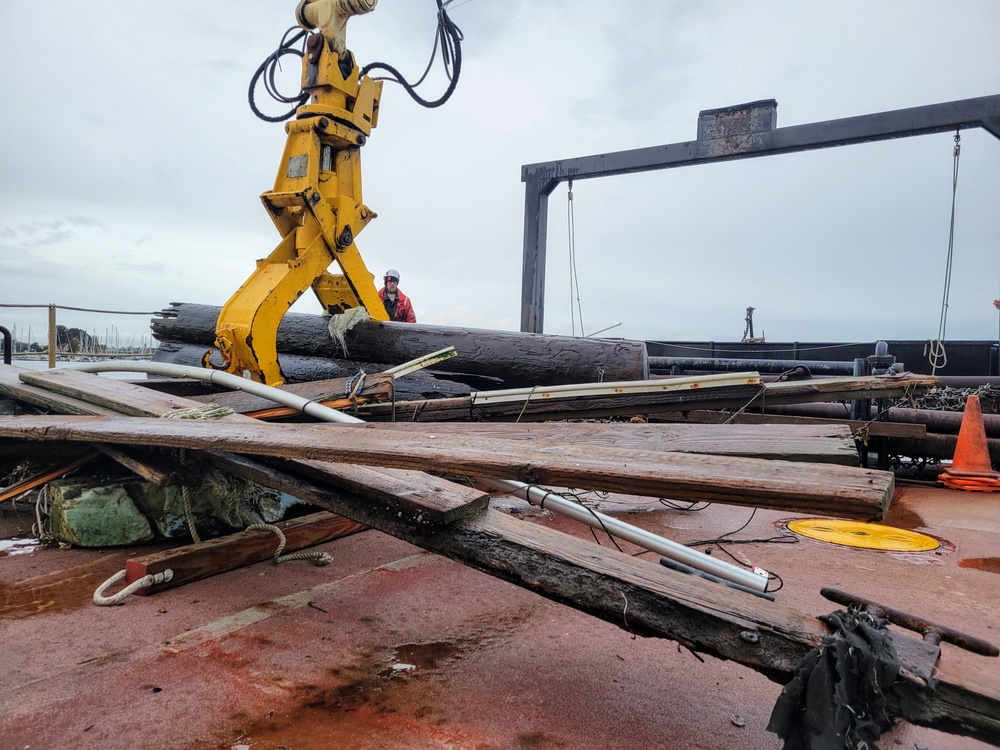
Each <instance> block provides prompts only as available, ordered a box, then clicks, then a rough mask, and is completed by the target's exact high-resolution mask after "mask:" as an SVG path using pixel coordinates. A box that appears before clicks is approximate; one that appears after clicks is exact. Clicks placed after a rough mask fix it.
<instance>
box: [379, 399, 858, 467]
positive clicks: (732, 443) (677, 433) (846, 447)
mask: <svg viewBox="0 0 1000 750" xmlns="http://www.w3.org/2000/svg"><path fill="white" fill-rule="evenodd" d="M713 414H715V415H716V416H717V417H718V415H719V413H718V412H713ZM365 429H373V430H398V431H401V432H404V433H412V432H427V431H428V427H427V425H422V424H419V423H415V422H378V423H371V424H367V425H365ZM433 432H435V433H439V434H446V435H451V436H459V437H470V436H473V437H486V438H499V439H502V440H519V441H537V440H541V441H544V442H547V443H557V444H558V443H562V444H564V445H569V444H574V445H590V446H602V445H603V446H607V447H609V448H612V447H613V448H627V449H630V450H655V451H675V452H679V453H707V454H712V455H717V456H744V457H747V458H768V459H775V460H779V461H812V462H815V463H831V464H843V465H845V466H857V464H858V452H857V449H856V448H855V446H854V438H853V436H852V433H851V430H850V427H849V426H847V425H835V424H825V423H819V424H793V425H778V424H775V425H756V424H735V425H731V424H686V423H671V424H631V423H606V422H571V423H567V422H528V423H521V424H511V423H510V422H468V423H466V422H442V423H440V424H435V425H434V427H433Z"/></svg>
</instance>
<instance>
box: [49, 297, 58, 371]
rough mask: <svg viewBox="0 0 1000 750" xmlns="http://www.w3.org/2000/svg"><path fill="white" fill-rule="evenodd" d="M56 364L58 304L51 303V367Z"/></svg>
mask: <svg viewBox="0 0 1000 750" xmlns="http://www.w3.org/2000/svg"><path fill="white" fill-rule="evenodd" d="M55 366H56V306H55V305H52V304H50V305H49V369H50V370H51V369H53V368H54V367H55Z"/></svg>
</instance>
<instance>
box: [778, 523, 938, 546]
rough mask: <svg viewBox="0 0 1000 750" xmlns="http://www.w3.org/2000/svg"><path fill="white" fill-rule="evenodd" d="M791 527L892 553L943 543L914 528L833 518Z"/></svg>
mask: <svg viewBox="0 0 1000 750" xmlns="http://www.w3.org/2000/svg"><path fill="white" fill-rule="evenodd" d="M788 528H789V529H791V530H792V531H794V532H795V533H796V534H800V535H801V536H805V537H809V538H810V539H818V540H819V541H821V542H830V543H831V544H843V545H846V546H848V547H864V548H866V549H879V550H888V551H893V552H926V551H928V550H932V549H937V548H938V547H940V546H941V544H940V542H938V540H937V539H934V538H932V537H929V536H927V535H926V534H918V533H917V532H915V531H907V530H906V529H897V528H894V527H892V526H882V525H880V524H877V523H862V522H861V521H830V520H827V519H822V518H807V519H804V520H801V521H792V522H790V523H789V524H788Z"/></svg>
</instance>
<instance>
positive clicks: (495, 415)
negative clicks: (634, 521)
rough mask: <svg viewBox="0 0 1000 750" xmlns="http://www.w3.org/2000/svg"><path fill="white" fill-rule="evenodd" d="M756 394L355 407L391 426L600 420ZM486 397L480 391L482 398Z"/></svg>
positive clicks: (730, 390) (746, 390)
mask: <svg viewBox="0 0 1000 750" xmlns="http://www.w3.org/2000/svg"><path fill="white" fill-rule="evenodd" d="M760 392H761V386H759V385H730V386H725V387H721V388H705V389H694V390H683V391H668V392H662V393H641V394H634V393H633V394H623V395H620V396H609V395H605V396H580V397H574V398H551V399H545V400H537V401H536V400H529V401H522V402H519V403H518V402H508V403H476V394H473V395H471V396H467V397H457V398H448V399H431V400H425V401H409V402H404V403H398V402H397V403H395V404H365V405H363V406H362V407H360V408H359V410H358V414H359V415H361V416H363V417H364V418H365V419H366V420H369V419H370V420H380V421H381V420H394V421H397V422H404V421H411V422H438V421H468V420H473V421H480V420H490V421H519V422H528V421H535V420H552V419H600V418H604V417H628V416H639V415H643V416H645V415H649V414H659V413H661V412H670V411H683V410H687V409H690V408H692V407H694V406H697V407H698V408H701V409H724V408H729V407H734V408H739V407H740V406H745V405H746V404H748V403H750V402H752V401H754V399H755V398H757V397H758V396H759V394H760ZM487 393H488V392H483V394H484V395H486V394H487ZM734 405H735V406H734Z"/></svg>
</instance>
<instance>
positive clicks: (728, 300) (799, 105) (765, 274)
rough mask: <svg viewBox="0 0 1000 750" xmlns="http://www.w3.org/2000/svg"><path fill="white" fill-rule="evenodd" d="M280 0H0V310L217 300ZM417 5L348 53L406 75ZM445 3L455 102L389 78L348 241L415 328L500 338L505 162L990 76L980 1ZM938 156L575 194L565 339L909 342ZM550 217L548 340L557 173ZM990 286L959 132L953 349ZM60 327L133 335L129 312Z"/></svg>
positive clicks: (648, 177) (970, 158) (942, 250)
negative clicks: (428, 101) (455, 71)
mask: <svg viewBox="0 0 1000 750" xmlns="http://www.w3.org/2000/svg"><path fill="white" fill-rule="evenodd" d="M295 4H296V3H295V2H294V0H266V1H265V0H239V1H237V0H213V2H202V1H201V0H198V1H197V2H196V1H195V0H171V1H170V2H166V1H165V0H164V1H162V2H159V1H153V0H149V1H147V2H121V1H119V0H105V1H104V2H100V3H92V2H83V0H50V2H47V3H43V4H38V3H37V2H25V1H24V0H6V2H4V3H3V5H2V8H0V62H2V64H0V97H2V101H3V103H4V109H5V116H4V117H3V118H2V119H0V143H2V145H3V148H2V149H0V250H2V256H0V258H2V260H0V302H6V303H21V304H45V303H50V302H54V303H56V304H60V305H71V306H78V307H92V308H100V309H113V310H158V309H161V308H163V307H165V306H167V304H168V303H170V302H172V301H185V302H200V303H206V304H219V305H221V304H223V303H224V302H225V301H226V300H227V299H228V298H229V296H230V295H231V294H232V293H233V292H235V291H236V289H237V288H238V287H239V286H240V284H241V283H242V282H243V281H244V280H245V279H246V277H247V276H248V275H249V274H250V273H251V272H252V270H253V267H254V260H255V259H256V258H260V257H264V256H266V255H267V254H268V253H270V251H271V250H272V249H273V247H274V245H275V244H276V243H277V241H278V236H277V233H276V232H275V230H274V227H273V225H272V224H271V222H270V220H269V219H268V217H267V215H266V213H265V211H264V209H263V208H262V207H261V205H260V202H259V198H258V196H259V195H260V193H262V192H263V191H265V190H268V189H270V188H271V187H272V185H273V182H274V175H275V172H276V170H277V167H278V160H279V158H280V156H281V152H282V148H283V146H284V140H285V136H284V131H283V129H282V125H280V124H267V123H264V122H262V121H260V120H258V119H256V118H255V117H254V116H253V114H252V113H251V112H250V110H249V108H248V106H247V102H246V89H247V85H248V83H249V80H250V76H251V75H252V74H253V72H254V70H255V69H256V67H257V66H258V64H259V63H260V62H261V61H262V60H263V59H264V58H265V57H266V56H267V55H268V54H269V53H270V52H271V51H273V50H274V49H275V48H276V46H277V44H278V42H279V40H280V38H281V36H282V33H283V32H284V31H285V29H287V28H288V27H289V26H291V25H292V23H293V20H292V16H293V10H294V7H295ZM434 9H435V6H434V2H433V0H381V3H380V4H379V6H378V7H377V8H376V10H375V12H374V13H372V14H370V15H368V16H365V17H361V18H356V19H354V20H352V21H351V23H350V24H349V26H348V46H349V47H350V48H351V49H352V50H353V51H354V53H355V55H356V56H357V59H358V61H359V62H360V63H361V64H362V65H363V64H365V63H368V62H371V61H374V60H379V61H385V62H388V63H391V64H393V65H394V66H396V67H397V68H399V69H400V70H401V71H403V72H404V74H406V75H407V77H409V78H411V79H413V78H416V77H418V76H419V74H420V72H421V71H422V70H423V67H424V65H425V63H426V59H427V56H428V55H429V53H430V49H431V44H432V40H433V37H432V35H433V31H434V24H435V16H434ZM451 15H452V18H453V20H454V21H455V22H456V23H457V24H458V25H459V26H460V27H461V28H462V30H463V32H464V33H465V43H464V45H463V53H464V67H463V70H462V77H461V80H460V82H459V85H458V90H457V92H456V93H455V95H454V96H453V97H452V99H451V100H450V101H449V102H448V103H447V104H445V105H444V106H443V107H441V108H438V109H423V108H421V107H419V106H418V105H417V104H415V103H414V102H412V101H411V100H410V99H409V97H408V96H407V95H406V93H405V92H404V91H403V90H402V89H401V88H400V87H398V86H394V85H391V84H388V83H387V84H386V86H385V89H384V91H383V97H382V106H381V111H380V116H379V117H380V119H379V126H378V128H377V129H376V130H375V131H374V132H373V134H372V138H371V139H370V140H369V142H368V144H367V145H366V146H365V147H364V150H363V154H362V162H363V180H364V199H365V203H366V204H367V205H368V206H370V207H371V208H372V209H374V210H375V211H376V212H377V213H378V215H379V218H378V219H377V220H375V221H374V222H373V223H372V224H370V225H369V226H368V228H367V229H366V230H365V231H364V232H363V233H362V234H361V235H360V236H359V238H358V246H359V248H360V249H361V252H362V255H363V257H364V258H365V261H366V263H367V264H368V267H369V269H370V270H372V272H373V273H375V274H376V275H377V276H379V277H380V276H381V274H382V272H383V271H384V270H385V268H386V267H389V266H393V267H396V268H398V269H400V271H401V273H402V282H401V288H402V289H403V291H404V292H406V293H407V294H409V295H410V296H411V298H412V299H413V302H414V306H415V308H416V311H417V315H418V318H419V320H420V321H421V322H424V323H432V324H441V325H459V326H471V327H480V328H495V329H504V330H517V329H518V327H519V324H520V288H521V287H520V279H521V262H522V247H521V243H522V225H523V203H524V190H523V185H522V183H521V181H520V170H521V166H522V165H523V164H528V163H533V162H539V161H550V160H553V159H559V158H567V157H574V156H584V155H589V154H595V153H601V152H607V151H616V150H621V149H629V148H638V147H643V146H651V145H658V144H666V143H675V142H680V141H688V140H693V139H694V138H695V134H696V124H697V117H698V112H699V111H701V110H704V109H712V108H717V107H725V106H729V105H733V104H739V103H743V102H749V101H753V100H757V99H768V98H773V99H776V100H777V101H778V126H779V127H785V126H790V125H798V124H804V123H811V122H818V121H823V120H829V119H836V118H841V117H849V116H854V115H861V114H869V113H873V112H882V111H887V110H893V109H900V108H904V107H913V106H920V105H924V104H933V103H937V102H945V101H952V100H956V99H965V98H971V97H977V96H985V95H990V94H998V93H1000V44H998V42H997V40H998V30H1000V2H997V0H953V2H949V3H943V2H939V1H938V0H933V1H929V0H898V1H890V0H858V1H853V0H844V1H841V2H832V1H825V0H816V1H814V2H801V0H780V1H779V0H773V1H770V2H768V1H765V2H755V3H751V2H737V1H736V0H727V1H723V0H715V1H712V0H708V1H704V2H697V3H695V2H676V1H674V0H644V1H639V0H635V1H634V2H629V1H628V0H622V1H621V2H616V3H607V2H596V0H534V1H533V2H528V1H527V0H471V1H470V2H465V3H462V2H461V0H459V2H456V3H454V4H453V6H452V11H451ZM288 72H289V76H288V80H297V77H298V67H297V64H296V63H295V62H293V61H292V60H291V58H288ZM433 83H434V84H436V88H435V87H434V86H433V85H429V86H428V88H427V89H424V90H423V92H424V95H425V97H428V98H433V97H435V96H436V95H437V93H438V92H440V91H441V90H442V88H443V85H444V84H443V81H442V79H441V78H440V76H438V77H437V78H436V79H435V80H434V82H433ZM263 96H264V95H263V93H262V92H261V97H263ZM260 104H261V107H262V108H265V109H267V111H269V112H272V113H277V112H279V111H281V110H280V108H279V107H278V105H277V104H275V103H273V102H271V101H270V100H269V99H267V100H264V99H263V98H262V99H261V100H260ZM952 146H953V142H952V134H947V133H945V134H940V135H934V136H923V137H920V138H907V139H902V140H898V141H891V142H884V143H877V144H867V145H861V146H850V147H843V148H835V149H827V150H824V151H819V152H809V153H803V154H792V155H787V156H773V157H765V158H760V159H750V160H746V161H741V162H729V163H723V164H716V165H710V166H699V167H689V168H684V169H673V170H665V171H660V172H654V173H646V174H641V175H630V176H624V177H613V178H604V179H599V180H587V181H583V182H578V183H576V184H575V186H574V206H575V211H574V213H575V238H576V254H577V269H578V277H579V284H580V302H581V306H582V310H583V320H584V330H585V331H586V332H587V333H590V332H593V331H596V330H598V329H601V328H605V327H607V326H611V325H614V324H616V323H619V322H620V323H621V325H620V326H618V327H617V328H615V329H613V330H612V331H609V332H608V334H607V335H614V336H622V337H627V338H639V339H651V338H660V339H714V340H738V339H739V338H740V336H741V335H742V333H743V327H744V322H743V318H744V313H745V309H746V307H747V306H750V305H752V306H754V307H755V308H756V312H755V315H754V322H755V333H757V335H761V333H763V334H764V335H766V337H767V338H768V340H772V341H816V340H840V341H860V340H871V339H875V338H907V339H927V338H933V337H935V336H936V335H937V331H938V323H939V317H940V312H941V302H942V293H943V289H944V275H945V267H946V257H947V245H948V222H949V215H950V210H951V173H952ZM549 216H550V218H549V259H548V266H547V280H548V281H547V298H546V310H545V314H546V317H545V320H546V332H549V333H569V332H570V330H571V318H570V314H571V313H570V310H571V308H570V292H569V261H568V240H567V236H568V231H567V213H566V189H565V186H562V187H560V188H559V189H557V190H556V192H555V193H554V194H553V195H552V197H551V199H550V207H549ZM998 296H1000V140H998V139H996V138H994V137H992V136H990V135H989V134H987V133H985V132H984V131H982V130H969V131H963V134H962V160H961V169H960V176H959V190H958V208H957V219H956V232H955V249H954V266H953V271H952V279H951V295H950V308H949V312H948V329H947V333H948V338H952V339H994V338H996V337H997V335H998V313H997V311H996V310H994V309H993V307H992V305H991V300H992V299H993V298H995V297H998ZM293 309H294V310H296V311H301V312H315V311H318V309H319V307H318V305H317V304H316V303H315V301H314V300H313V299H312V298H311V295H307V296H306V297H303V299H302V300H301V301H300V302H299V303H297V304H296V306H295V307H294V308H293ZM45 320H46V319H45V315H44V311H43V310H32V311H20V310H11V309H3V308H0V325H6V326H7V327H11V325H17V326H18V327H19V328H20V329H22V330H23V328H24V327H26V326H28V325H31V326H33V330H34V332H35V334H36V336H38V337H39V338H40V337H41V335H42V334H40V332H41V331H43V330H44V327H45ZM60 322H61V323H63V324H66V325H71V326H79V327H83V328H86V329H87V330H91V331H94V332H96V333H97V334H98V335H99V336H103V335H104V334H105V332H106V331H108V330H110V329H112V327H113V328H114V330H116V331H118V333H119V336H120V337H123V338H126V339H127V338H128V337H129V336H131V335H143V334H146V333H148V318H146V317H131V318H128V317H115V318H109V316H98V315H88V314H73V313H68V312H64V313H62V314H61V315H60ZM577 332H579V325H577Z"/></svg>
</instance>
